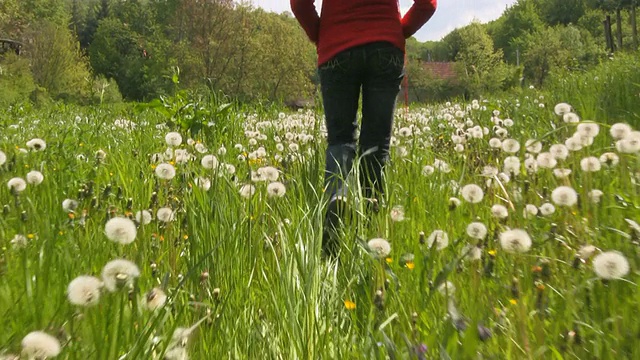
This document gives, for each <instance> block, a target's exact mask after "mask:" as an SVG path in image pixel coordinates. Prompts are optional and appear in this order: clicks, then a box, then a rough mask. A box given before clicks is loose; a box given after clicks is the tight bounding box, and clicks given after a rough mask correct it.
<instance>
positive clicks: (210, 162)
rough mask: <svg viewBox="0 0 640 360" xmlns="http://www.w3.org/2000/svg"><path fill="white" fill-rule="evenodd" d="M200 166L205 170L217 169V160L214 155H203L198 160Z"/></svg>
mask: <svg viewBox="0 0 640 360" xmlns="http://www.w3.org/2000/svg"><path fill="white" fill-rule="evenodd" d="M200 164H201V165H202V167H203V168H205V169H215V168H217V167H218V158H217V157H216V156H215V155H205V156H203V157H202V160H200Z"/></svg>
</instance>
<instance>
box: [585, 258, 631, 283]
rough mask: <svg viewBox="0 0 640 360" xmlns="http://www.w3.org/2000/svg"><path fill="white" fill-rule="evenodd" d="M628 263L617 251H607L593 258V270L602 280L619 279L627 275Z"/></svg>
mask: <svg viewBox="0 0 640 360" xmlns="http://www.w3.org/2000/svg"><path fill="white" fill-rule="evenodd" d="M629 269H630V268H629V261H628V260H627V258H626V257H625V256H624V255H622V253H620V252H618V251H607V252H603V253H601V254H598V255H596V257H595V258H593V270H594V271H595V273H596V275H598V277H599V278H601V279H604V280H613V279H620V278H622V277H623V276H625V275H627V274H628V273H629Z"/></svg>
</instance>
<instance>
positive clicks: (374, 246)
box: [367, 238, 391, 259]
mask: <svg viewBox="0 0 640 360" xmlns="http://www.w3.org/2000/svg"><path fill="white" fill-rule="evenodd" d="M367 247H368V248H369V251H371V253H372V254H373V256H375V257H376V258H377V259H384V258H386V257H387V256H389V254H391V244H389V241H387V240H385V239H382V238H373V239H371V240H369V241H368V242H367Z"/></svg>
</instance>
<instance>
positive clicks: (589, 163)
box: [580, 156, 602, 172]
mask: <svg viewBox="0 0 640 360" xmlns="http://www.w3.org/2000/svg"><path fill="white" fill-rule="evenodd" d="M601 166H602V165H601V164H600V160H599V159H598V158H597V157H595V156H589V157H586V158H584V159H582V160H580V168H582V171H584V172H596V171H600V168H601Z"/></svg>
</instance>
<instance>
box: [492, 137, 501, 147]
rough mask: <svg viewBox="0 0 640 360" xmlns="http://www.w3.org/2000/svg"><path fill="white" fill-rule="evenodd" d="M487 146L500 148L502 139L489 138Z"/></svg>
mask: <svg viewBox="0 0 640 360" xmlns="http://www.w3.org/2000/svg"><path fill="white" fill-rule="evenodd" d="M489 147H490V148H492V149H498V148H502V140H500V139H498V138H491V139H489Z"/></svg>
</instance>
